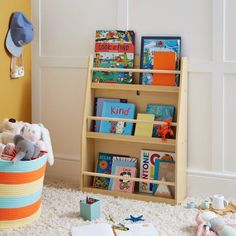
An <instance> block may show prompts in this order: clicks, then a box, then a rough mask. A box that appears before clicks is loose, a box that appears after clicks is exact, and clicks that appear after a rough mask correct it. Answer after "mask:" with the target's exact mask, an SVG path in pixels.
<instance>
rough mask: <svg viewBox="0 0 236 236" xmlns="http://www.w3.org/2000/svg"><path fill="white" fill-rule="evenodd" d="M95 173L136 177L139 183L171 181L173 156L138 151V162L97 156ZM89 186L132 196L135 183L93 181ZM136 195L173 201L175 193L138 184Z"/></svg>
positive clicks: (168, 189) (108, 154)
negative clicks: (141, 194) (171, 199)
mask: <svg viewBox="0 0 236 236" xmlns="http://www.w3.org/2000/svg"><path fill="white" fill-rule="evenodd" d="M138 164H139V171H138ZM95 171H96V173H102V174H112V175H118V176H126V177H136V176H139V177H140V178H142V179H149V180H162V181H169V182H174V181H175V153H171V152H160V151H153V150H141V153H140V161H139V163H138V159H137V158H134V157H129V156H125V155H124V156H122V155H117V154H112V153H99V155H98V161H97V166H96V170H95ZM93 186H94V187H95V188H101V189H106V190H111V191H119V192H133V191H134V187H135V182H134V181H131V180H127V179H125V180H122V179H113V178H107V177H94V182H93ZM138 189H139V192H144V193H150V194H153V195H156V196H160V197H168V198H174V196H175V189H174V187H172V186H171V187H169V186H167V185H164V184H153V183H146V182H140V183H139V187H138Z"/></svg>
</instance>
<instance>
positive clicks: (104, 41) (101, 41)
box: [93, 30, 135, 84]
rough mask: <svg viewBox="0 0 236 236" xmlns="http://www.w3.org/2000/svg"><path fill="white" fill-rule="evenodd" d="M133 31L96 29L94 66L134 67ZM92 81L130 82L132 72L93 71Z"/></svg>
mask: <svg viewBox="0 0 236 236" xmlns="http://www.w3.org/2000/svg"><path fill="white" fill-rule="evenodd" d="M134 38H135V34H134V32H133V31H121V30H97V31H96V41H95V56H94V66H95V67H105V68H133V67H134V52H135V48H134ZM93 81H94V82H100V83H122V84H129V83H132V74H131V73H128V72H104V71H95V72H94V73H93Z"/></svg>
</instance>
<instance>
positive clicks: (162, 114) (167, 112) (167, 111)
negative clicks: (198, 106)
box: [146, 104, 175, 137]
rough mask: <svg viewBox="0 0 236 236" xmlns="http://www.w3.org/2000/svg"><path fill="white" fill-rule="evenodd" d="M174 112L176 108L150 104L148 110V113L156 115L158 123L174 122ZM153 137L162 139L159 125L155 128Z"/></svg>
mask: <svg viewBox="0 0 236 236" xmlns="http://www.w3.org/2000/svg"><path fill="white" fill-rule="evenodd" d="M174 111H175V107H174V106H173V105H162V104H148V105H147V108H146V113H147V114H154V115H155V120H157V121H164V120H170V121H172V120H173V118H174ZM153 137H160V135H159V134H158V128H157V125H154V126H153Z"/></svg>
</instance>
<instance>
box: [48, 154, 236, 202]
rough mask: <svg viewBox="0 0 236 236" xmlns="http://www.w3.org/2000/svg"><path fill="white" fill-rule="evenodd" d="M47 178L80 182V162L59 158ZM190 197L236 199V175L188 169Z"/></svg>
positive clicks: (50, 168) (49, 168) (49, 170)
mask: <svg viewBox="0 0 236 236" xmlns="http://www.w3.org/2000/svg"><path fill="white" fill-rule="evenodd" d="M46 176H47V177H51V178H55V179H61V180H64V181H67V182H72V183H78V184H79V181H80V161H79V160H78V161H76V160H66V159H62V158H57V159H56V161H55V164H54V165H53V166H52V167H50V166H48V167H47V171H46ZM187 176H188V196H196V197H197V196H212V195H213V194H216V193H222V194H224V195H225V196H226V197H231V198H236V187H235V186H236V173H225V172H222V173H221V172H212V171H202V170H193V169H188V171H187Z"/></svg>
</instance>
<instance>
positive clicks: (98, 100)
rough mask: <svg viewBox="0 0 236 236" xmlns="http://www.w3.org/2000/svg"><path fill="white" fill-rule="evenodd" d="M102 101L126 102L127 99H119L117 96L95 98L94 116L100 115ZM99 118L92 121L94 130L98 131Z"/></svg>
mask: <svg viewBox="0 0 236 236" xmlns="http://www.w3.org/2000/svg"><path fill="white" fill-rule="evenodd" d="M104 102H121V103H127V99H119V98H95V111H94V115H95V116H102V109H103V104H104ZM100 124H101V121H100V120H95V122H94V131H95V132H99V129H100Z"/></svg>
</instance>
